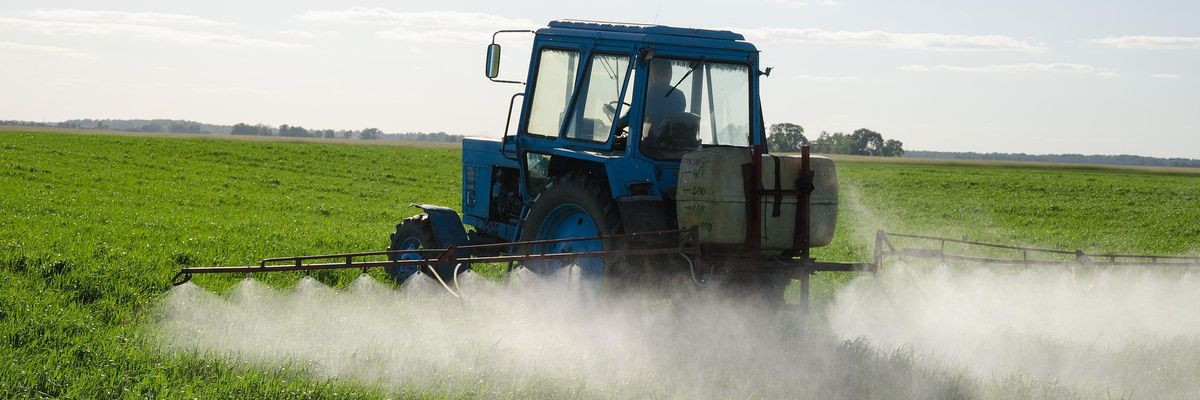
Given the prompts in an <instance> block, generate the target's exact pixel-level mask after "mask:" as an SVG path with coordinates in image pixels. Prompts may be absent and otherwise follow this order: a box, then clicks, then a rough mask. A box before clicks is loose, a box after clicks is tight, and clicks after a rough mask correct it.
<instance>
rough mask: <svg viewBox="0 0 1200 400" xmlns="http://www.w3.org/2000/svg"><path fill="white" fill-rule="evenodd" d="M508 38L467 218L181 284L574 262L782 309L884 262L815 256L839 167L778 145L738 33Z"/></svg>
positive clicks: (467, 199) (466, 182)
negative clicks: (499, 110)
mask: <svg viewBox="0 0 1200 400" xmlns="http://www.w3.org/2000/svg"><path fill="white" fill-rule="evenodd" d="M512 32H526V33H533V34H534V39H533V46H532V53H531V57H530V61H529V66H530V67H529V71H528V74H527V76H526V79H525V81H524V82H518V81H509V80H501V79H498V77H499V71H500V58H501V57H500V55H501V49H500V45H498V44H496V43H495V35H493V41H492V44H490V45H489V46H488V48H487V63H486V70H485V71H486V76H487V77H488V78H489V79H491V80H492V81H495V82H501V83H516V84H521V85H523V86H524V89H523V90H522V91H521V92H519V93H516V94H515V95H513V96H512V98H511V99H510V101H509V120H510V121H511V120H512V112H513V110H514V108H515V106H516V104H517V101H518V100H520V108H519V118H517V121H518V122H517V123H516V126H515V127H510V126H505V129H504V134H503V136H502V137H501V138H468V139H464V140H463V143H462V160H463V165H462V214H461V215H460V214H459V213H458V212H456V211H455V210H453V209H451V208H447V207H443V206H435V205H418V206H417V207H419V208H421V210H422V212H421V214H419V215H416V216H414V217H411V218H408V219H405V220H404V221H403V222H401V223H400V224H398V225H397V226H396V231H395V232H394V233H393V234H392V236H391V244H390V246H389V248H388V250H387V251H380V252H367V253H348V254H332V255H320V256H300V257H281V258H268V259H264V260H262V262H261V263H260V264H259V265H257V266H242V267H211V268H190V267H185V268H183V270H181V271H180V272H179V274H177V275H176V278H175V279H174V280H173V281H174V282H175V283H177V284H181V283H183V282H186V281H187V280H188V279H190V277H191V274H193V273H256V272H269V271H297V270H304V271H308V270H317V269H338V268H362V269H363V270H364V271H365V270H366V269H368V268H373V267H382V268H385V269H386V270H387V271H388V274H389V275H390V276H391V277H392V278H394V279H395V280H397V281H404V280H405V279H408V278H409V277H411V276H412V275H414V274H416V273H419V272H420V273H425V274H428V275H430V276H431V277H434V278H436V279H437V280H438V281H440V282H442V283H443V285H445V286H446V287H447V289H451V288H450V285H447V282H448V281H451V280H452V279H451V278H455V277H457V274H458V273H461V272H462V271H465V270H467V269H469V268H470V265H471V264H477V263H505V262H507V263H508V265H509V266H510V267H512V266H513V265H514V264H516V265H519V266H521V267H524V268H528V269H530V270H532V271H534V272H536V273H540V274H552V273H556V272H558V271H559V270H561V269H562V268H564V267H567V266H571V267H572V271H576V270H577V271H578V273H579V275H578V276H579V277H581V278H583V279H587V280H588V281H590V282H650V283H651V284H654V282H657V279H659V278H661V277H662V276H663V275H668V276H669V275H677V276H681V277H688V278H690V279H691V280H692V281H695V282H697V283H703V284H705V285H709V284H713V285H714V286H721V287H728V288H735V289H737V290H740V291H741V292H742V293H744V294H745V295H746V296H755V297H762V298H764V299H768V300H771V301H776V302H777V301H778V300H781V299H782V298H783V290H784V288H785V287H786V286H787V285H788V284H789V283H791V282H792V281H793V280H794V279H798V280H799V282H800V288H801V291H802V294H801V300H802V301H806V300H807V298H808V296H807V288H808V277H809V275H810V274H811V273H813V272H815V271H826V270H833V271H850V270H863V269H873V268H874V266H875V265H878V258H879V256H878V254H877V257H876V258H877V260H876V262H875V263H874V264H871V263H857V264H839V263H818V262H816V261H815V260H814V259H812V258H811V257H810V256H809V249H810V248H812V247H816V246H822V245H825V244H827V243H829V241H830V240H831V239H832V237H833V230H834V226H835V222H836V216H837V177H836V173H835V168H834V165H833V162H832V161H831V160H829V159H827V158H824V157H818V156H810V155H809V154H808V151H807V147H805V149H804V151H803V152H802V153H801V154H799V155H796V154H784V155H776V154H769V153H768V151H767V148H766V141H765V135H764V130H765V129H764V123H763V118H762V107H761V104H760V101H759V82H760V80H761V78H762V77H764V76H767V75H768V74H769V73H770V69H769V68H768V69H766V70H762V69H760V67H759V59H758V55H759V52H758V49H756V48H755V47H754V45H753V44H750V43H748V42H746V41H745V40H744V38H743V36H742V35H739V34H737V33H733V32H729V31H718V30H705V29H691V28H675V27H667V26H658V25H631V24H615V23H602V22H586V21H554V22H551V23H550V24H549V26H548V27H545V28H542V29H539V30H537V31H500V32H497V34H501V33H512ZM506 125H507V124H506ZM510 128H513V129H511V131H512V132H510ZM466 226H470V227H471V229H467V228H466ZM877 253H878V252H877ZM381 257H386V259H384V260H381V259H379V258H381ZM330 259H332V260H335V261H336V262H324V263H320V262H316V261H319V260H330ZM451 291H452V292H453V290H451Z"/></svg>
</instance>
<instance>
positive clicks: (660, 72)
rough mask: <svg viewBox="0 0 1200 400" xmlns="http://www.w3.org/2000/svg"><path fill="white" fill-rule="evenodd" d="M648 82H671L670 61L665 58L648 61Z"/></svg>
mask: <svg viewBox="0 0 1200 400" xmlns="http://www.w3.org/2000/svg"><path fill="white" fill-rule="evenodd" d="M650 82H653V83H666V84H668V85H669V84H671V62H670V61H667V60H657V61H652V62H650Z"/></svg>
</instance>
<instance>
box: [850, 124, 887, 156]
mask: <svg viewBox="0 0 1200 400" xmlns="http://www.w3.org/2000/svg"><path fill="white" fill-rule="evenodd" d="M850 143H851V147H850V154H855V155H860V156H881V155H883V135H880V134H879V132H875V131H872V130H870V129H866V128H863V129H859V130H856V131H854V133H852V134H850Z"/></svg>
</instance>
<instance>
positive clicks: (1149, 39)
mask: <svg viewBox="0 0 1200 400" xmlns="http://www.w3.org/2000/svg"><path fill="white" fill-rule="evenodd" d="M1096 42H1097V43H1100V44H1106V45H1109V46H1114V47H1117V48H1121V49H1196V48H1200V36H1117V37H1106V38H1104V39H1099V40H1096Z"/></svg>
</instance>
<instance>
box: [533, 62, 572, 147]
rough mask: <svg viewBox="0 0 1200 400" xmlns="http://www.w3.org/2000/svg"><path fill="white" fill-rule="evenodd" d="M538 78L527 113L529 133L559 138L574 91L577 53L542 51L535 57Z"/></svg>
mask: <svg viewBox="0 0 1200 400" xmlns="http://www.w3.org/2000/svg"><path fill="white" fill-rule="evenodd" d="M538 60H539V61H538V71H537V78H536V79H535V80H534V88H533V98H532V99H531V102H530V104H531V106H530V110H529V125H528V128H527V129H526V130H527V131H528V132H529V133H530V134H534V135H541V136H552V137H554V136H558V130H559V129H560V128H561V127H562V123H563V119H564V117H565V114H566V111H567V104H569V103H570V102H571V96H572V95H573V94H574V92H575V74H576V71H577V70H578V67H579V52H577V51H574V50H559V49H543V50H542V51H541V54H540V55H539V56H538Z"/></svg>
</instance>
